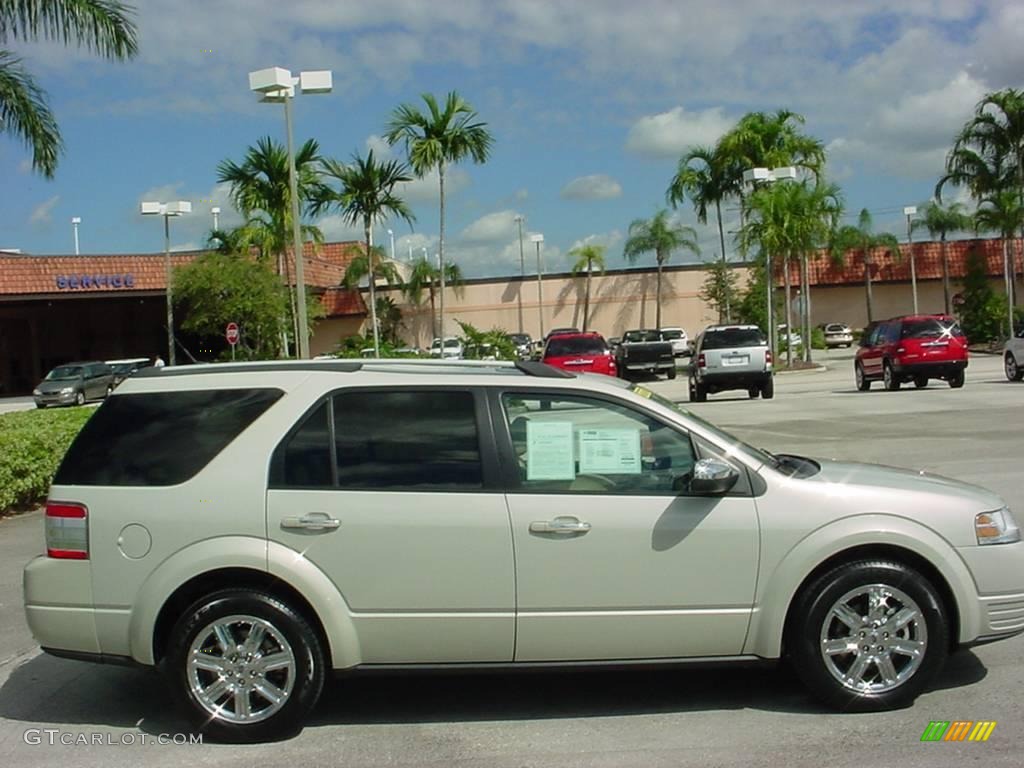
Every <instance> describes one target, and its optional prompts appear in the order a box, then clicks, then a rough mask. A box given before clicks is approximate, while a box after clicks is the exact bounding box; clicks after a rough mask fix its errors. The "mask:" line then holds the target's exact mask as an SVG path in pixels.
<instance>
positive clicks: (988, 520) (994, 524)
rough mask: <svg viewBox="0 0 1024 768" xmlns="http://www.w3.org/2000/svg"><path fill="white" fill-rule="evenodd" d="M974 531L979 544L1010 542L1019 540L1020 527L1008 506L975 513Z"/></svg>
mask: <svg viewBox="0 0 1024 768" xmlns="http://www.w3.org/2000/svg"><path fill="white" fill-rule="evenodd" d="M974 532H975V534H976V535H977V537H978V543H979V544H1012V543H1013V542H1015V541H1020V528H1018V527H1017V523H1016V522H1014V520H1013V515H1011V514H1010V510H1009V508H1008V507H1003V508H1002V509H997V510H995V511H994V512H982V513H981V514H979V515H977V516H976V517H975V518H974Z"/></svg>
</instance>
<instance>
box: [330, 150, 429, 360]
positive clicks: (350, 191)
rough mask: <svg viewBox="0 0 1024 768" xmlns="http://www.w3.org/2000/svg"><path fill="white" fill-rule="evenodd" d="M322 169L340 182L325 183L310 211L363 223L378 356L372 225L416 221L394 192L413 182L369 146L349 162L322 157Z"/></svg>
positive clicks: (403, 167) (402, 168) (405, 170)
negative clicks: (333, 213) (335, 185)
mask: <svg viewBox="0 0 1024 768" xmlns="http://www.w3.org/2000/svg"><path fill="white" fill-rule="evenodd" d="M321 168H322V170H323V176H324V177H325V178H326V179H333V180H334V181H337V182H338V183H339V187H338V189H331V188H330V187H329V186H328V185H327V184H324V185H322V186H321V188H320V193H319V195H318V197H317V199H316V200H315V202H314V203H313V212H314V213H320V212H322V211H327V210H331V209H332V208H333V209H337V211H338V212H339V213H340V214H341V217H342V220H343V221H344V222H345V223H346V224H352V225H355V224H362V225H363V233H364V235H365V238H364V243H365V244H366V247H365V251H364V254H363V256H364V261H363V268H364V274H367V275H368V279H369V284H370V314H371V326H372V328H373V353H374V355H375V356H377V357H379V356H380V333H379V332H378V329H377V293H376V290H377V289H376V282H377V280H376V277H375V274H374V268H375V266H376V261H377V260H376V259H373V258H365V257H366V254H369V253H373V225H374V224H375V223H381V222H383V221H386V220H387V219H390V218H392V217H395V216H397V217H399V218H402V219H405V220H406V221H407V222H409V224H410V225H411V224H412V222H413V221H414V220H415V218H416V217H415V216H413V215H412V211H411V210H410V209H409V206H408V205H406V203H405V201H404V200H403V199H402V198H400V197H399V196H398V195H397V194H395V186H396V185H398V184H401V183H403V182H407V181H412V176H410V175H409V169H408V167H407V166H406V165H405V163H400V162H399V161H397V160H388V161H386V162H378V161H377V160H376V158H374V156H373V150H372V149H371V150H370V151H369V152H368V153H367V155H366V157H365V158H363V157H361V156H359V155H353V156H352V162H351V163H349V164H348V165H343V164H342V163H339V162H338V161H337V160H322V161H321ZM350 269H351V267H350Z"/></svg>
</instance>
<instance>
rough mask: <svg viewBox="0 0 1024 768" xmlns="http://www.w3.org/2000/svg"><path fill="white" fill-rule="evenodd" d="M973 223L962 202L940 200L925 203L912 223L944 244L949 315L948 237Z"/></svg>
mask: <svg viewBox="0 0 1024 768" xmlns="http://www.w3.org/2000/svg"><path fill="white" fill-rule="evenodd" d="M971 225H972V221H971V217H970V216H968V215H967V211H966V209H965V208H964V206H963V204H962V203H950V204H949V205H947V206H943V205H942V203H940V202H939V201H938V200H933V201H931V202H929V203H928V204H927V205H925V206H924V209H923V210H922V211H921V218H918V219H915V220H914V223H913V224H912V225H911V231H913V230H915V229H926V230H928V235H929V236H930V237H931V238H933V239H934V238H936V237H937V238H939V242H940V243H941V244H942V296H943V302H944V304H943V306H944V307H945V312H946V314H947V315H948V314H949V312H950V304H949V302H950V291H949V256H948V254H947V250H946V237H947V235H949V233H950V232H962V231H964V230H967V229H970V228H971Z"/></svg>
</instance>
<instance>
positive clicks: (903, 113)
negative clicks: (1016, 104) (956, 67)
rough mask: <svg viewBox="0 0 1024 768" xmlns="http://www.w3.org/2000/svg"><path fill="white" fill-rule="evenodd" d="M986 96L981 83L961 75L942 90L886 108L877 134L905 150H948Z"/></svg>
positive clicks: (961, 73) (965, 74) (908, 95)
mask: <svg viewBox="0 0 1024 768" xmlns="http://www.w3.org/2000/svg"><path fill="white" fill-rule="evenodd" d="M984 94H985V87H984V85H982V83H980V82H978V81H977V80H975V79H974V78H972V77H971V76H970V75H969V74H968V73H967V72H963V71H961V72H958V73H957V74H956V76H955V77H954V78H953V79H952V80H950V81H949V82H948V83H946V84H945V85H943V86H941V87H939V88H935V89H932V90H929V91H925V92H924V93H909V94H907V95H906V96H904V98H903V99H901V100H900V101H899V102H898V103H896V104H888V105H883V106H882V107H881V109H880V110H879V114H878V118H877V125H878V130H879V132H880V133H881V134H882V135H883V136H884V137H885V138H887V139H888V140H889V141H890V142H892V143H893V144H895V145H896V146H898V147H899V148H902V149H910V150H921V149H925V150H927V149H934V148H940V147H941V148H946V147H948V146H949V144H950V143H951V139H952V137H953V136H954V135H955V134H956V132H957V131H958V130H959V129H960V128H961V127H962V126H963V124H964V123H965V122H966V121H967V120H969V119H970V116H971V112H972V111H973V109H974V106H975V104H977V102H978V100H979V99H980V98H981V97H982V96H983V95H984Z"/></svg>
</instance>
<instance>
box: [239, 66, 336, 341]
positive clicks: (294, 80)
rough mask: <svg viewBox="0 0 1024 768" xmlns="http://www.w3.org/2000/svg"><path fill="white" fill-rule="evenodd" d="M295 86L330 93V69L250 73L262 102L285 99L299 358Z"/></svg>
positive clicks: (301, 315)
mask: <svg viewBox="0 0 1024 768" xmlns="http://www.w3.org/2000/svg"><path fill="white" fill-rule="evenodd" d="M295 86H298V87H299V90H300V91H302V92H303V93H330V92H331V71H330V70H329V69H323V70H314V71H311V72H300V73H299V76H298V77H292V73H291V72H290V71H289V70H287V69H282V68H281V67H270V68H269V69H260V70H257V71H256V72H250V73H249V90H252V91H256V92H257V93H262V94H263V98H262V99H261V101H266V102H272V103H277V102H281V101H283V102H284V123H285V132H286V133H287V138H288V188H289V193H290V197H291V207H292V239H293V247H294V257H295V292H296V298H295V303H296V305H297V307H296V314H297V315H298V320H299V332H298V336H299V338H298V339H296V341H297V342H298V345H299V358H300V359H303V360H304V359H306V358H308V357H309V321H308V320H307V318H306V270H305V265H304V263H303V262H304V259H303V251H302V222H301V221H300V219H299V190H298V186H299V185H298V178H297V174H296V172H295V146H294V140H293V136H292V133H293V131H292V101H294V99H295Z"/></svg>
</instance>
